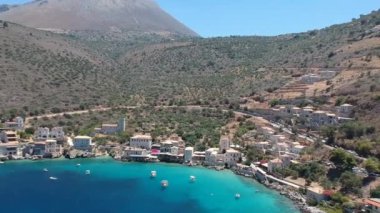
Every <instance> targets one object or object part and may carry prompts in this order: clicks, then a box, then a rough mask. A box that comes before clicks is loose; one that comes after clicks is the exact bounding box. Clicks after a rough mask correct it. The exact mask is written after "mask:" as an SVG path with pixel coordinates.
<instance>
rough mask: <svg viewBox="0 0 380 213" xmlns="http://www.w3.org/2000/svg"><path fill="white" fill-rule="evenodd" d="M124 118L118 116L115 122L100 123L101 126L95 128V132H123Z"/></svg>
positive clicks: (106, 133)
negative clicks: (117, 120)
mask: <svg viewBox="0 0 380 213" xmlns="http://www.w3.org/2000/svg"><path fill="white" fill-rule="evenodd" d="M125 127H126V119H125V118H120V119H119V122H118V123H117V124H102V126H101V128H95V133H100V134H105V135H111V134H115V133H120V132H125Z"/></svg>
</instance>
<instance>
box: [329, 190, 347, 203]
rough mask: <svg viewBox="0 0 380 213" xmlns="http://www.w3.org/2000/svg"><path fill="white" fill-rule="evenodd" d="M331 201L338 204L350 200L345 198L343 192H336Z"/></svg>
mask: <svg viewBox="0 0 380 213" xmlns="http://www.w3.org/2000/svg"><path fill="white" fill-rule="evenodd" d="M331 200H333V201H334V202H336V203H340V204H342V203H345V202H348V201H349V200H350V199H349V198H348V197H346V196H344V195H343V194H342V193H341V192H336V193H334V194H332V195H331Z"/></svg>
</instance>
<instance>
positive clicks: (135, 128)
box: [32, 107, 233, 150]
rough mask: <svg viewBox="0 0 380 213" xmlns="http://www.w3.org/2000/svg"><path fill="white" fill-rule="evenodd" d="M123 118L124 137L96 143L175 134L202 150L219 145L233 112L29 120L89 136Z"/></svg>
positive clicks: (165, 111)
mask: <svg viewBox="0 0 380 213" xmlns="http://www.w3.org/2000/svg"><path fill="white" fill-rule="evenodd" d="M122 116H124V117H126V118H127V119H126V120H127V121H126V125H127V131H126V133H125V134H122V135H114V136H110V137H106V138H97V139H96V141H99V142H104V141H106V140H110V141H119V142H121V143H123V142H125V141H127V140H128V139H129V137H130V136H132V135H133V134H134V133H137V132H138V133H151V134H152V136H153V138H155V139H158V137H162V136H163V137H165V136H170V135H172V134H178V135H179V136H181V137H182V138H183V139H184V140H185V141H186V142H187V145H191V146H196V148H197V149H198V150H204V149H206V148H207V147H215V146H216V145H217V144H218V142H219V139H220V133H221V130H222V127H223V126H224V125H226V124H227V123H228V122H229V121H230V120H231V119H233V113H232V114H231V113H230V112H223V111H222V110H212V109H203V110H186V109H185V108H151V107H146V108H136V109H131V110H126V109H122V110H120V109H119V110H117V109H114V110H112V111H107V112H96V113H94V112H92V113H89V114H82V115H65V116H63V117H56V118H51V119H48V118H45V119H41V120H34V121H32V125H33V126H34V127H35V128H37V127H39V126H44V127H45V126H46V127H50V128H51V127H54V126H59V125H60V126H63V127H64V129H65V131H66V132H68V133H74V134H84V135H88V134H90V133H92V132H93V131H94V128H95V127H100V125H101V124H102V122H104V123H117V121H118V119H119V118H120V117H122Z"/></svg>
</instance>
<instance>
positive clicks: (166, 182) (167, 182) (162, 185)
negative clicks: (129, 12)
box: [161, 180, 169, 188]
mask: <svg viewBox="0 0 380 213" xmlns="http://www.w3.org/2000/svg"><path fill="white" fill-rule="evenodd" d="M168 186H169V181H167V180H163V181H161V187H162V188H167V187H168Z"/></svg>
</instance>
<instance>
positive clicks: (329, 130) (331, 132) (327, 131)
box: [321, 126, 336, 144]
mask: <svg viewBox="0 0 380 213" xmlns="http://www.w3.org/2000/svg"><path fill="white" fill-rule="evenodd" d="M321 132H322V136H323V137H326V138H327V140H326V143H327V144H334V143H335V135H336V128H335V127H333V126H324V127H322V129H321Z"/></svg>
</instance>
